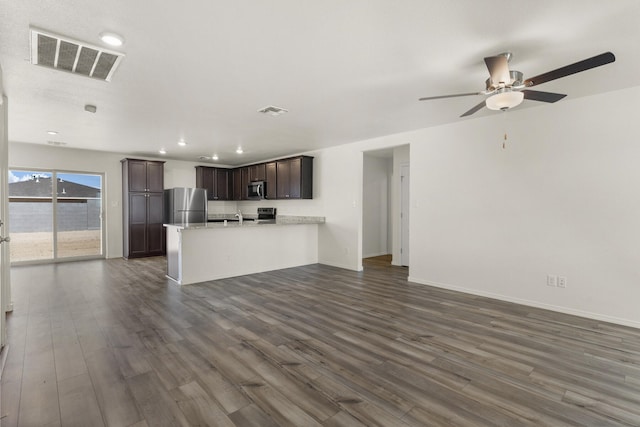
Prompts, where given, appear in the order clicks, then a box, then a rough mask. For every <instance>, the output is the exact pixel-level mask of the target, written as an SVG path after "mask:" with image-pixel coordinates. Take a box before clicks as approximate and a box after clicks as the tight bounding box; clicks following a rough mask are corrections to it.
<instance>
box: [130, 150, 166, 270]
mask: <svg viewBox="0 0 640 427" xmlns="http://www.w3.org/2000/svg"><path fill="white" fill-rule="evenodd" d="M121 162H122V212H123V220H122V228H123V233H124V235H123V256H124V257H125V258H140V257H148V256H158V255H164V253H165V230H164V227H163V226H162V216H163V213H164V210H163V197H164V196H163V191H164V162H162V161H152V160H139V159H123V160H122V161H121Z"/></svg>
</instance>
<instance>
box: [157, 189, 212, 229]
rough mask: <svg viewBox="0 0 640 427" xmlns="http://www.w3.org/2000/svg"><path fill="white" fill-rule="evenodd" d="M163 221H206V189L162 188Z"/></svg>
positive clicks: (188, 222)
mask: <svg viewBox="0 0 640 427" xmlns="http://www.w3.org/2000/svg"><path fill="white" fill-rule="evenodd" d="M164 222H165V223H166V224H193V223H200V222H207V190H205V189H204V188H184V187H180V188H171V189H169V190H164Z"/></svg>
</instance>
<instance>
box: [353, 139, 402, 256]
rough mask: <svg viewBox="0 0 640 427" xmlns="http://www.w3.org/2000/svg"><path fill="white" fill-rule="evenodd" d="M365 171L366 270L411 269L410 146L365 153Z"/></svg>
mask: <svg viewBox="0 0 640 427" xmlns="http://www.w3.org/2000/svg"><path fill="white" fill-rule="evenodd" d="M362 170H363V172H362V241H361V243H362V258H363V267H364V268H366V267H367V266H371V265H379V264H380V263H386V264H388V265H394V266H408V265H409V253H408V251H409V248H408V240H409V237H408V236H409V235H408V232H409V227H408V226H409V214H408V211H409V191H408V189H409V146H408V145H403V146H399V147H392V148H386V149H381V150H373V151H366V152H364V153H363V168H362ZM403 175H404V176H405V178H404V179H405V180H406V182H405V187H404V190H403V186H402V181H401V177H402V176H403ZM402 203H405V204H406V206H405V207H404V208H403V206H402ZM401 216H402V217H403V218H401ZM403 232H406V233H407V234H406V235H404V236H403V234H402V233H403ZM403 245H404V246H403ZM405 247H406V248H405ZM403 253H404V254H406V257H404V258H403ZM364 260H367V262H366V263H365V262H364Z"/></svg>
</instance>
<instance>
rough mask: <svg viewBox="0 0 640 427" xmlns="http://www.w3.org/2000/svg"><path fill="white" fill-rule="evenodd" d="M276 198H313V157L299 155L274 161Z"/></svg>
mask: <svg viewBox="0 0 640 427" xmlns="http://www.w3.org/2000/svg"><path fill="white" fill-rule="evenodd" d="M276 198H278V199H312V198H313V157H309V156H299V157H293V158H290V159H283V160H278V161H277V162H276Z"/></svg>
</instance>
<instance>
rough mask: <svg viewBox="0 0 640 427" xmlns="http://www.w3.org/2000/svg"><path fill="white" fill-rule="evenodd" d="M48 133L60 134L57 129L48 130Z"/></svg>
mask: <svg viewBox="0 0 640 427" xmlns="http://www.w3.org/2000/svg"><path fill="white" fill-rule="evenodd" d="M47 133H48V134H49V135H57V134H58V132H56V131H55V130H48V131H47Z"/></svg>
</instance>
